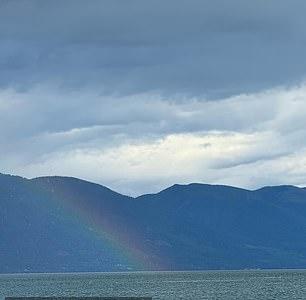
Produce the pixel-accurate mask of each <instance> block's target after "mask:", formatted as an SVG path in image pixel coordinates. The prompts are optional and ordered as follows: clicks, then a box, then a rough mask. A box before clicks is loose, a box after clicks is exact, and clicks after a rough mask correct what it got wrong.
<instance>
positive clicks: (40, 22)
mask: <svg viewBox="0 0 306 300" xmlns="http://www.w3.org/2000/svg"><path fill="white" fill-rule="evenodd" d="M0 3H1V6H0V39H1V45H0V66H1V69H0V70H1V71H0V84H1V85H2V86H3V87H7V86H15V87H18V88H27V87H29V85H35V84H38V83H40V82H50V81H51V82H55V83H57V84H58V85H60V86H62V87H66V88H80V87H82V86H90V87H91V88H92V87H95V88H97V89H99V90H100V91H101V92H103V93H117V94H127V93H129V94H133V93H139V92H147V91H152V90H154V91H159V92H160V93H164V94H173V93H186V94H192V95H208V96H210V97H212V96H214V97H221V96H224V95H229V94H235V93H239V92H250V91H256V90H258V89H262V88H268V87H270V86H271V85H279V84H288V83H292V82H294V81H298V80H300V79H301V77H304V76H305V69H306V68H305V67H306V62H305V60H303V59H302V58H303V53H305V51H306V38H305V31H306V29H305V28H306V26H305V21H304V13H303V12H304V11H305V8H306V4H305V2H303V1H298V0H294V1H290V3H289V2H288V1H284V0H278V1H276V0H272V1H262V0H259V1H245V0H234V1H226V0H216V1H195V0H188V1H142V0H137V1H135V0H131V1H119V0H111V1H110V0H109V1H95V0H91V1H78V0H76V1H67V0H66V1H26V0H20V1H14V0H11V1H5V0H2V1H1V2H0Z"/></svg>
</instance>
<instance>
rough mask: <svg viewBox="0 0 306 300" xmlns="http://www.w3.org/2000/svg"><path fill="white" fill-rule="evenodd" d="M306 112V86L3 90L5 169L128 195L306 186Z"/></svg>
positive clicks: (0, 110) (0, 95) (0, 98)
mask: <svg viewBox="0 0 306 300" xmlns="http://www.w3.org/2000/svg"><path fill="white" fill-rule="evenodd" d="M44 95H47V96H44ZM53 99H56V101H54V102H53ZM85 99H88V100H87V104H88V107H85V109H82V107H83V106H82V103H84V102H85V101H86V100H85ZM66 101H67V102H66ZM67 103H73V104H72V105H68V104H67ZM20 108H21V111H20V110H19V109H20ZM50 111H51V113H50ZM305 112H306V85H300V86H295V87H292V88H290V89H288V88H276V89H271V90H269V91H264V92H262V93H257V94H250V95H238V96H235V97H231V98H227V99H220V100H218V101H207V100H202V99H197V98H194V99H185V98H183V97H182V98H179V97H176V98H173V99H165V98H162V97H161V96H158V95H152V94H149V95H146V94H142V95H134V96H126V97H115V96H114V97H113V98H106V97H104V96H99V95H95V94H94V93H88V92H87V91H85V90H84V91H81V92H79V93H77V94H76V93H74V92H73V93H67V92H66V93H61V92H60V91H58V90H56V89H54V90H52V89H47V88H46V87H44V88H40V89H36V90H32V91H30V92H27V93H17V92H14V91H2V92H0V114H1V116H0V117H1V118H0V125H1V130H2V132H3V133H5V134H6V135H7V136H10V140H9V143H7V140H2V141H1V143H0V144H1V150H0V153H1V158H2V159H1V169H2V170H3V171H6V172H10V173H17V174H21V175H25V176H29V177H33V176H38V175H48V174H58V175H70V176H77V177H81V178H85V179H89V180H93V181H97V182H100V183H102V184H106V185H108V186H110V187H112V188H115V189H117V190H119V191H122V192H126V193H129V194H139V193H142V192H152V191H157V190H159V189H161V188H163V187H166V186H167V185H169V184H173V183H177V182H180V183H184V182H194V181H196V182H207V183H226V184H234V185H238V186H243V187H250V188H254V187H258V186H260V185H262V184H273V183H275V184H279V183H292V184H299V185H301V184H303V180H305V181H306V172H304V171H303V169H304V167H305V158H304V156H305V152H306V140H305V138H304V137H305V135H306V118H305V114H306V113H305ZM36 115H38V117H37V118H36V117H35V116H36ZM16 116H18V119H16ZM56 116H59V118H58V119H57V117H56ZM4 120H5V121H4ZM29 129H31V130H29ZM8 149H9V150H11V151H7V150H8ZM305 169H306V168H305Z"/></svg>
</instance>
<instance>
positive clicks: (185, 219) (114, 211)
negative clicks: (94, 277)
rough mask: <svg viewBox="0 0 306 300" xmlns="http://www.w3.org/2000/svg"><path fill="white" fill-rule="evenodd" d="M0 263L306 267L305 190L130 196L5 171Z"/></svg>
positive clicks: (51, 267)
mask: <svg viewBox="0 0 306 300" xmlns="http://www.w3.org/2000/svg"><path fill="white" fill-rule="evenodd" d="M0 208H1V209H0V262H1V264H0V272H1V273H14V272H75V271H79V272H81V271H122V270H183V269H190V270H199V269H246V268H305V267H306V190H305V189H304V188H298V187H294V186H275V187H264V188H262V189H259V190H256V191H249V190H245V189H240V188H235V187H230V186H220V185H206V184H189V185H174V186H171V187H169V188H167V189H165V190H163V191H161V192H159V193H157V194H150V195H143V196H140V197H137V198H131V197H127V196H124V195H121V194H119V193H116V192H114V191H112V190H110V189H108V188H106V187H104V186H101V185H98V184H93V183H90V182H86V181H83V180H80V179H77V178H68V177H41V178H35V179H25V178H21V177H18V176H10V175H3V174H0Z"/></svg>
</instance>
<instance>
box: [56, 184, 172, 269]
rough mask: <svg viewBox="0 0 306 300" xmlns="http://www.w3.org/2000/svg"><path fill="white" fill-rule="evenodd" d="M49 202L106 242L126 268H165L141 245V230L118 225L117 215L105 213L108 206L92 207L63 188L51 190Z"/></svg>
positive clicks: (90, 233) (130, 226)
mask: <svg viewBox="0 0 306 300" xmlns="http://www.w3.org/2000/svg"><path fill="white" fill-rule="evenodd" d="M52 192H53V199H52V200H53V201H51V205H60V206H61V208H62V210H63V212H64V214H65V216H66V217H70V218H72V219H73V221H74V222H76V223H78V224H81V226H85V227H86V228H87V230H86V232H87V233H88V234H89V235H91V236H92V237H93V238H98V239H99V240H100V241H102V242H103V243H106V245H107V246H108V248H110V249H112V250H114V253H116V254H117V255H118V256H119V258H120V260H122V261H123V262H124V264H126V265H127V266H128V269H130V270H165V269H167V267H166V263H165V261H164V260H163V259H162V258H160V257H156V255H153V254H152V252H151V251H150V249H148V247H146V246H145V244H144V242H143V241H144V240H143V238H142V237H141V233H140V232H139V230H138V229H137V228H135V226H134V227H133V224H122V222H121V221H120V219H119V218H117V219H116V217H114V213H112V214H111V215H112V216H111V217H110V214H109V211H108V209H109V207H105V211H104V209H103V211H102V212H101V210H99V211H98V210H97V209H95V207H92V206H91V205H90V204H89V203H88V201H84V200H83V199H82V198H81V197H78V196H74V197H71V196H68V197H67V195H66V193H65V191H64V190H61V189H60V188H58V187H57V188H56V189H54V190H52Z"/></svg>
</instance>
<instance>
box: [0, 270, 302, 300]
mask: <svg viewBox="0 0 306 300" xmlns="http://www.w3.org/2000/svg"><path fill="white" fill-rule="evenodd" d="M5 296H101V297H103V296H152V297H153V299H244V300H245V299H306V270H269V271H268V270H266V271H203V272H133V273H82V274H80V273H74V274H18V275H16V274H12V275H0V300H3V299H4V297H5Z"/></svg>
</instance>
